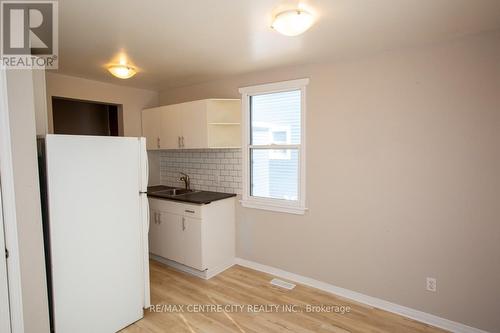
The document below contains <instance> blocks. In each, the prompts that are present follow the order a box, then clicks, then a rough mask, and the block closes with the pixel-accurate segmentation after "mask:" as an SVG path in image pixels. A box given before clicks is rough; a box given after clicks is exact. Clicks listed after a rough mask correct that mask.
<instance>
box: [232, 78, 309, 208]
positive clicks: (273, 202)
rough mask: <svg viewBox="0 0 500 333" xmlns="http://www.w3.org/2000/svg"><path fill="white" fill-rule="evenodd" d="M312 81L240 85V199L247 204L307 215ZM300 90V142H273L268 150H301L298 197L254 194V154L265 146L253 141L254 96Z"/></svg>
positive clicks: (300, 80)
mask: <svg viewBox="0 0 500 333" xmlns="http://www.w3.org/2000/svg"><path fill="white" fill-rule="evenodd" d="M308 84H309V79H308V78H305V79H298V80H291V81H283V82H275V83H268V84H262V85H257V86H250V87H244V88H240V89H239V92H240V93H241V101H242V103H241V107H242V122H241V125H242V126H241V129H242V130H241V132H242V141H241V143H242V145H241V146H242V164H243V165H242V180H243V192H242V200H241V201H240V202H241V204H242V206H243V207H248V208H257V209H264V210H270V211H277V212H284V213H291V214H301V215H302V214H304V213H305V211H306V210H307V208H306V86H307V85H308ZM293 90H300V92H301V94H300V97H301V98H300V102H301V110H300V111H301V112H300V121H301V123H300V131H301V133H300V144H279V145H278V144H271V145H267V146H266V148H267V149H290V148H293V149H297V150H298V154H299V156H298V164H299V165H298V177H299V179H298V199H297V200H285V199H274V198H263V197H256V196H252V195H251V179H250V177H251V171H250V154H251V149H252V148H259V147H260V148H263V147H264V146H254V145H252V144H251V142H250V131H251V121H250V112H251V110H250V98H251V96H254V95H261V94H270V93H277V92H285V91H293Z"/></svg>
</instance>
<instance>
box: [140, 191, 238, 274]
mask: <svg viewBox="0 0 500 333" xmlns="http://www.w3.org/2000/svg"><path fill="white" fill-rule="evenodd" d="M149 206H150V216H151V218H150V220H151V222H150V229H149V249H150V253H151V258H152V259H155V260H157V261H160V262H163V263H165V264H167V265H170V266H173V267H175V268H177V269H179V270H183V271H185V272H188V273H191V274H194V275H196V276H199V277H202V278H205V279H208V278H210V277H212V276H214V275H216V274H218V273H220V272H222V271H223V270H225V269H227V268H229V267H231V266H232V265H233V263H234V258H235V221H234V218H235V211H234V206H235V201H234V198H228V199H223V200H219V201H214V202H211V203H210V204H207V205H195V204H188V203H182V202H176V201H171V200H163V199H155V198H149Z"/></svg>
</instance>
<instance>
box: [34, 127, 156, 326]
mask: <svg viewBox="0 0 500 333" xmlns="http://www.w3.org/2000/svg"><path fill="white" fill-rule="evenodd" d="M42 149H44V150H45V151H44V153H43V156H44V158H43V160H42V162H41V163H42V164H44V165H43V168H41V169H44V170H43V173H44V174H45V189H44V191H45V192H46V193H45V195H44V197H45V201H46V205H45V206H46V211H45V212H44V215H45V216H46V219H45V220H46V221H44V230H45V241H46V257H48V258H47V260H48V263H49V265H48V267H47V268H48V269H47V270H48V277H49V279H48V280H49V293H50V297H51V298H50V306H51V321H52V322H51V326H52V330H53V331H55V333H79V332H81V333H89V332H93V333H111V332H116V331H118V330H120V329H122V328H124V327H126V326H128V325H130V324H132V323H133V322H135V321H137V320H139V319H141V318H142V317H143V309H144V308H147V307H149V306H150V296H149V292H150V291H149V261H148V230H149V207H148V200H147V194H146V191H147V183H148V161H147V153H146V140H145V139H144V138H126V137H97V136H77V135H47V136H46V137H45V140H44V143H43V144H42ZM42 187H44V186H42Z"/></svg>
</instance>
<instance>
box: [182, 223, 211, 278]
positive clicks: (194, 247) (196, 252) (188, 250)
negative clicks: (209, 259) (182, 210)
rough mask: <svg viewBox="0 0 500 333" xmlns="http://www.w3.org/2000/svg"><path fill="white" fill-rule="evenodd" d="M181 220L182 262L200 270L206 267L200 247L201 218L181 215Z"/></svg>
mask: <svg viewBox="0 0 500 333" xmlns="http://www.w3.org/2000/svg"><path fill="white" fill-rule="evenodd" d="M182 222H183V231H184V232H183V237H184V241H183V244H182V248H183V252H184V262H183V264H184V265H186V266H189V267H193V268H196V269H198V270H200V271H202V270H204V269H206V267H205V266H204V263H203V251H202V247H201V246H202V239H201V220H200V219H195V218H191V217H185V216H183V217H182Z"/></svg>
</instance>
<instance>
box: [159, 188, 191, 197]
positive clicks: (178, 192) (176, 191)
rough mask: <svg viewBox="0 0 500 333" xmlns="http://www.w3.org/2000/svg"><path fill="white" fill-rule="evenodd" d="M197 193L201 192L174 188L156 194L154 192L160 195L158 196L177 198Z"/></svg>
mask: <svg viewBox="0 0 500 333" xmlns="http://www.w3.org/2000/svg"><path fill="white" fill-rule="evenodd" d="M196 192H200V191H196V190H187V189H184V188H172V189H169V190H162V191H156V192H153V193H154V194H158V195H168V196H172V197H175V196H177V195H183V194H188V193H196Z"/></svg>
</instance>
